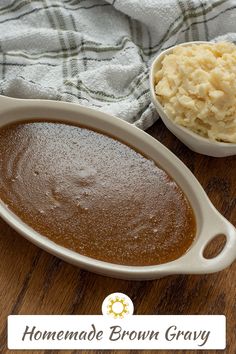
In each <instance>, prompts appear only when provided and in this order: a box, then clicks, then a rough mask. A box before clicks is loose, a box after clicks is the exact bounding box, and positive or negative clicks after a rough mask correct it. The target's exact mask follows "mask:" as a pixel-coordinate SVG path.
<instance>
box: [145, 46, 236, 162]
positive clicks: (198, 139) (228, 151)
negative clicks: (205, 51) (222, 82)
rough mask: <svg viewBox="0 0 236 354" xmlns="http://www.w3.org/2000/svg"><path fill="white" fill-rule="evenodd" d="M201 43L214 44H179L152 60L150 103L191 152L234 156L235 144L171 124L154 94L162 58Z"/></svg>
mask: <svg viewBox="0 0 236 354" xmlns="http://www.w3.org/2000/svg"><path fill="white" fill-rule="evenodd" d="M201 43H207V44H214V43H211V42H200V41H198V42H186V43H181V44H178V45H176V46H173V47H171V48H169V49H167V50H164V51H163V52H161V53H160V54H159V55H158V56H157V57H156V58H155V59H154V61H153V63H152V66H151V69H150V90H151V97H152V102H153V104H154V105H155V107H156V110H157V112H158V114H159V116H160V117H161V119H162V121H163V122H164V124H165V125H166V127H167V128H168V129H169V130H170V131H171V132H172V133H173V134H174V135H175V136H176V137H177V138H178V139H179V140H181V141H182V142H183V143H184V144H185V145H186V146H188V147H189V148H190V149H191V150H193V151H195V152H198V153H200V154H204V155H208V156H214V157H224V156H230V155H236V144H233V143H223V142H222V143H221V142H217V141H213V140H210V139H207V138H204V137H202V136H200V135H198V134H196V133H194V132H192V131H191V130H189V129H187V128H185V127H182V126H181V125H178V124H176V123H175V122H173V121H172V120H171V119H170V118H169V117H168V116H167V115H166V113H165V112H164V110H163V107H162V105H161V104H160V102H159V100H158V98H157V96H156V94H155V74H156V72H157V71H158V70H159V69H160V68H161V62H162V60H163V58H164V57H165V56H166V55H168V54H170V53H171V52H172V51H173V49H174V48H176V47H179V46H186V45H191V44H201Z"/></svg>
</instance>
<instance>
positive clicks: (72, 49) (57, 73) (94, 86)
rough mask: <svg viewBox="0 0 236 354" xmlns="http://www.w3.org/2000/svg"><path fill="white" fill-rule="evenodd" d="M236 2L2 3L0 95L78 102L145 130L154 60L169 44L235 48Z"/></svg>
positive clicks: (149, 115)
mask: <svg viewBox="0 0 236 354" xmlns="http://www.w3.org/2000/svg"><path fill="white" fill-rule="evenodd" d="M234 32H236V0H107V1H102V0H64V1H63V0H61V1H60V0H13V1H12V0H11V1H9V0H0V93H1V94H3V95H8V96H12V97H21V98H47V99H54V100H65V101H70V102H78V103H80V104H83V105H88V106H93V107H95V108H97V109H101V110H103V111H106V112H109V113H112V114H115V115H117V116H119V117H121V118H123V119H125V120H127V121H128V122H131V123H134V124H136V125H137V126H138V127H140V128H142V129H146V128H148V127H149V126H150V125H151V124H152V123H153V122H154V121H155V120H156V119H157V118H158V116H157V114H156V112H155V110H154V108H153V106H152V105H151V104H150V95H149V84H148V73H149V67H150V63H151V61H152V59H153V58H154V57H155V56H156V55H157V54H158V53H159V52H160V51H161V50H163V49H165V48H168V47H170V46H172V45H174V44H177V43H181V42H185V41H195V40H213V39H216V40H219V39H226V40H227V39H228V40H231V41H235V42H236V34H235V33H234Z"/></svg>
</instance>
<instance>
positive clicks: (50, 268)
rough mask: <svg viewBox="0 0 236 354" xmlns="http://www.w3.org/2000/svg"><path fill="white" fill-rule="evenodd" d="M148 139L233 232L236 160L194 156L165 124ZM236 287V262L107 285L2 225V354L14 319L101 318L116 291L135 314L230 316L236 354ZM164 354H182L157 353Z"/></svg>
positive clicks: (231, 349) (230, 344) (230, 342)
mask: <svg viewBox="0 0 236 354" xmlns="http://www.w3.org/2000/svg"><path fill="white" fill-rule="evenodd" d="M148 132H149V133H150V134H151V135H153V136H154V137H156V138H157V139H158V140H160V141H161V142H162V143H164V144H165V145H166V146H167V147H168V148H170V149H171V150H172V151H173V152H174V153H175V154H176V155H177V156H178V157H180V159H181V160H182V161H183V162H184V163H185V164H186V165H187V166H188V167H189V168H190V169H191V170H192V172H193V173H194V174H195V176H196V177H197V178H198V180H199V181H200V183H201V184H202V185H203V187H204V189H205V190H206V192H207V194H208V195H209V197H210V199H211V200H212V202H213V204H214V205H215V206H216V207H217V208H218V210H219V211H220V212H221V213H222V214H223V215H224V216H225V217H226V218H228V219H229V220H230V221H231V222H232V223H233V224H234V225H235V224H236V198H235V197H236V183H235V180H236V158H235V157H229V158H221V159H217V158H210V157H206V156H202V155H198V154H195V153H193V152H192V151H190V150H188V149H187V148H186V147H185V146H184V145H183V144H181V143H180V142H179V141H178V140H177V139H176V138H175V137H174V136H173V135H172V134H171V133H170V132H169V131H167V129H166V128H165V127H164V126H163V124H162V122H161V121H158V122H157V123H156V124H155V125H154V126H153V127H152V128H151V129H149V131H148ZM235 284H236V262H235V263H234V264H233V265H232V266H231V267H230V268H228V269H226V270H224V271H222V272H220V273H217V274H212V275H201V276H200V275H199V276H183V275H180V276H172V277H167V278H164V279H160V280H155V281H138V282H133V281H124V280H117V279H111V278H105V277H102V276H98V275H95V274H92V273H89V272H86V271H84V270H80V269H78V268H76V267H74V266H71V265H69V264H67V263H65V262H63V261H61V260H59V259H57V258H55V257H53V256H51V255H50V254H48V253H46V252H44V251H42V250H40V249H39V248H37V247H36V246H34V245H32V244H31V243H29V242H28V241H26V240H25V239H24V238H23V237H21V236H20V235H18V234H17V233H16V232H15V231H13V230H12V229H11V228H10V227H9V226H8V225H7V224H5V223H4V222H3V221H1V220H0V305H1V307H0V353H7V352H10V351H8V350H7V349H6V319H7V316H8V315H9V314H101V304H102V301H103V299H104V298H105V297H106V296H107V295H108V294H110V293H113V292H117V291H119V292H124V293H125V294H127V295H128V296H130V297H131V299H132V300H133V302H134V306H135V312H136V314H225V315H226V316H227V349H226V350H225V351H220V352H221V353H222V352H224V353H227V354H235V353H236V286H235ZM11 352H13V351H11ZM96 352H97V353H102V351H96ZM167 352H168V353H173V354H174V353H182V351H172V352H169V351H160V353H167ZM218 352H219V351H211V352H210V353H212V354H213V353H218ZM17 353H20V351H17ZM24 353H25V352H24ZM28 353H29V351H28ZM34 353H42V351H35V352H34ZM47 353H49V351H47ZM50 353H51V354H52V353H57V351H51V352H50ZM67 353H69V352H67ZM71 353H72V352H71ZM74 353H75V352H73V354H74ZM83 353H86V352H85V351H83ZM89 353H92V352H91V351H90V352H89ZM106 353H107V354H108V353H110V351H106ZM114 353H115V352H114ZM123 353H124V351H123ZM126 353H128V351H126ZM134 353H139V351H134ZM140 353H141V351H140ZM146 353H148V351H146ZM199 353H206V351H199ZM208 353H209V351H208Z"/></svg>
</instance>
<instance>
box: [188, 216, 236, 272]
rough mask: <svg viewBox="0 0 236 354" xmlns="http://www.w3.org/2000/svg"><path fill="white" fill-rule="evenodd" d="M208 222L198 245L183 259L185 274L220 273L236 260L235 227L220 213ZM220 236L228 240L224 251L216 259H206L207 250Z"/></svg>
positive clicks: (201, 233)
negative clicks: (205, 251) (205, 252)
mask: <svg viewBox="0 0 236 354" xmlns="http://www.w3.org/2000/svg"><path fill="white" fill-rule="evenodd" d="M209 217H210V215H209ZM207 220H208V223H207V224H206V225H205V227H203V229H202V231H201V232H200V235H199V238H198V240H197V242H196V244H195V245H193V247H192V249H191V250H190V251H189V252H188V253H187V254H186V257H184V259H183V263H182V264H181V265H182V267H183V268H185V271H184V273H185V274H186V273H192V274H193V273H195V274H203V273H214V272H218V271H220V270H223V269H225V268H227V267H228V266H230V265H231V264H232V263H233V262H234V261H235V260H236V229H235V227H234V226H233V225H232V224H231V223H230V222H229V221H228V220H226V219H225V218H224V217H223V216H222V215H221V214H219V213H218V212H214V214H213V215H212V214H211V218H207ZM203 235H204V236H203ZM220 235H223V236H225V238H226V242H225V244H224V247H223V249H222V250H221V251H220V253H218V254H217V255H216V256H215V257H213V258H205V257H204V255H203V254H204V250H205V248H206V247H207V245H208V244H209V243H210V242H211V241H212V240H213V239H214V238H216V237H217V236H220ZM183 268H182V270H183ZM186 270H187V271H186Z"/></svg>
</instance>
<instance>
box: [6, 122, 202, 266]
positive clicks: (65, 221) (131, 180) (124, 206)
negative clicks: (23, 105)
mask: <svg viewBox="0 0 236 354" xmlns="http://www.w3.org/2000/svg"><path fill="white" fill-rule="evenodd" d="M0 198H1V200H2V201H3V202H4V203H5V204H6V205H8V207H9V208H10V209H11V210H12V211H13V212H14V213H15V214H16V215H17V216H19V217H20V218H21V219H22V220H23V221H24V222H25V223H26V224H28V225H30V226H31V227H32V228H33V229H35V230H36V231H38V232H39V233H41V234H42V235H44V236H46V237H48V238H49V239H51V240H52V241H54V242H56V243H57V244H59V245H62V246H64V247H67V248H69V249H72V250H74V251H76V252H79V253H80V254H82V255H85V256H89V257H92V258H96V259H99V260H102V261H107V262H111V263H118V264H125V265H136V266H138V265H139V266H141V265H153V264H160V263H165V262H168V261H172V260H174V259H177V258H179V257H180V256H181V255H183V254H184V253H185V252H186V251H187V250H188V249H189V247H190V246H191V244H192V242H193V240H194V237H195V233H196V224H195V217H194V214H193V210H192V208H191V207H190V204H189V202H188V200H187V199H186V197H185V195H184V193H183V192H182V190H181V189H180V188H179V186H178V185H177V184H176V183H175V181H174V180H173V179H172V178H170V177H169V176H168V175H167V174H166V172H164V171H163V170H162V169H160V168H159V167H157V165H156V164H155V163H154V162H153V161H151V160H149V159H147V158H146V157H144V156H143V155H142V154H140V153H139V152H137V151H135V150H134V149H132V148H131V147H129V146H127V145H125V144H123V143H121V142H119V141H117V140H115V139H114V138H112V137H110V136H107V135H104V134H101V133H99V132H96V131H93V130H90V129H86V128H84V127H79V126H73V125H68V124H63V123H60V122H56V123H55V122H54V123H53V122H50V121H47V122H46V121H40V122H38V121H34V122H22V123H19V124H13V125H8V126H5V127H3V128H1V129H0Z"/></svg>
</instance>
